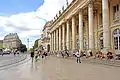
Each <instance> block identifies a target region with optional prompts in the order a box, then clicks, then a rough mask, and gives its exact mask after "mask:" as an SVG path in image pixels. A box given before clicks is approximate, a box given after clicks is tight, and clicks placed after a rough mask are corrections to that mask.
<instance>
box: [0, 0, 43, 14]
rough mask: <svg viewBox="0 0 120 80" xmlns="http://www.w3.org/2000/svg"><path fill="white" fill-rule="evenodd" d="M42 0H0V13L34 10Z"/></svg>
mask: <svg viewBox="0 0 120 80" xmlns="http://www.w3.org/2000/svg"><path fill="white" fill-rule="evenodd" d="M43 3H44V0H0V15H1V16H10V15H13V14H17V13H21V12H31V11H35V10H36V9H37V8H39V7H40V6H41V5H42V4H43Z"/></svg>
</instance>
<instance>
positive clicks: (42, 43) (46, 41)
mask: <svg viewBox="0 0 120 80" xmlns="http://www.w3.org/2000/svg"><path fill="white" fill-rule="evenodd" d="M51 24H52V21H48V22H47V23H46V24H45V25H44V28H43V34H41V38H40V40H39V41H38V46H39V48H42V49H44V50H47V51H50V27H51Z"/></svg>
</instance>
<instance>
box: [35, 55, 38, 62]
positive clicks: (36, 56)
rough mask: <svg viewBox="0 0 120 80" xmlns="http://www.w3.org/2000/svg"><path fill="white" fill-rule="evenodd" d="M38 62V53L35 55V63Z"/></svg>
mask: <svg viewBox="0 0 120 80" xmlns="http://www.w3.org/2000/svg"><path fill="white" fill-rule="evenodd" d="M37 61H38V53H36V55H35V62H37Z"/></svg>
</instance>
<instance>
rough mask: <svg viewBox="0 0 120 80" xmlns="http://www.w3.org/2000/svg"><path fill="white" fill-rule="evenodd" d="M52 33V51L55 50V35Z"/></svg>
mask: <svg viewBox="0 0 120 80" xmlns="http://www.w3.org/2000/svg"><path fill="white" fill-rule="evenodd" d="M51 34H52V51H53V50H54V35H53V32H52V33H51Z"/></svg>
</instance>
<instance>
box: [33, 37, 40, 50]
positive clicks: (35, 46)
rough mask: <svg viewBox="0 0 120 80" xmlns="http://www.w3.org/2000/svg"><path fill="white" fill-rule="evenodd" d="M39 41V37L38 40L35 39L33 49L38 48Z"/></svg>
mask: <svg viewBox="0 0 120 80" xmlns="http://www.w3.org/2000/svg"><path fill="white" fill-rule="evenodd" d="M38 41H39V39H37V40H36V41H35V43H34V46H33V49H36V48H37V47H38Z"/></svg>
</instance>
